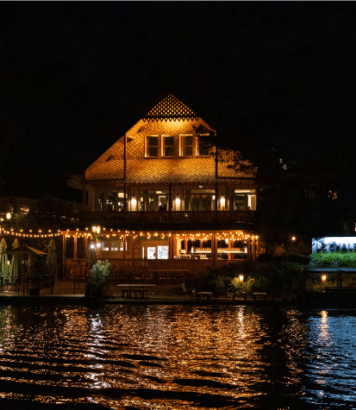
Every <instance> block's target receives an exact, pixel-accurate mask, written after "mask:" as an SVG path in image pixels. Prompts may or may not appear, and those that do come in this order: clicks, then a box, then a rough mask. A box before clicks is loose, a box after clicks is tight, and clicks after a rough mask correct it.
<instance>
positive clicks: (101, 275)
mask: <svg viewBox="0 0 356 410" xmlns="http://www.w3.org/2000/svg"><path fill="white" fill-rule="evenodd" d="M110 271H111V264H110V262H109V261H108V260H107V259H106V260H105V261H98V262H96V264H95V265H93V267H92V268H91V269H90V270H89V276H88V279H87V287H86V296H92V295H93V293H97V294H98V293H102V292H103V290H104V289H105V288H106V287H107V286H108V285H109V277H110Z"/></svg>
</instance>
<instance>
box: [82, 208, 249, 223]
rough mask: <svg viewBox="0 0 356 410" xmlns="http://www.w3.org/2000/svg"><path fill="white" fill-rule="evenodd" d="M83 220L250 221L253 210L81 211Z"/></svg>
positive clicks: (131, 221) (134, 221)
mask: <svg viewBox="0 0 356 410" xmlns="http://www.w3.org/2000/svg"><path fill="white" fill-rule="evenodd" d="M78 216H79V218H80V219H81V220H83V221H96V222H99V221H103V222H104V221H106V222H108V221H112V222H125V223H127V224H136V223H145V224H164V223H174V224H197V223H229V222H232V223H237V222H241V223H252V222H253V220H254V216H255V212H254V211H217V212H216V211H172V212H170V211H158V212H83V213H81V214H78Z"/></svg>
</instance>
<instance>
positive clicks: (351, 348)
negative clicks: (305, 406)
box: [303, 310, 356, 407]
mask: <svg viewBox="0 0 356 410" xmlns="http://www.w3.org/2000/svg"><path fill="white" fill-rule="evenodd" d="M307 329H308V332H307V342H308V348H307V350H306V355H305V362H306V371H305V375H304V379H305V380H304V386H303V392H304V400H305V402H307V403H310V404H314V405H317V406H331V407H332V406H334V407H336V406H343V407H344V406H348V404H350V403H355V401H356V392H355V388H354V386H355V382H356V370H355V369H356V358H355V353H354V352H355V348H356V338H355V330H356V318H355V312H354V311H344V312H342V311H335V310H329V311H321V312H318V313H317V314H314V315H312V316H311V317H310V318H309V319H308V321H307Z"/></svg>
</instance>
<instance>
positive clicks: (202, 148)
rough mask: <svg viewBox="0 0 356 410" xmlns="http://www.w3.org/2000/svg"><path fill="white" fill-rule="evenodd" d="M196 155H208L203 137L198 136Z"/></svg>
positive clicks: (207, 148) (206, 143) (207, 145)
mask: <svg viewBox="0 0 356 410" xmlns="http://www.w3.org/2000/svg"><path fill="white" fill-rule="evenodd" d="M198 155H199V156H202V155H209V144H208V142H207V141H206V139H205V138H204V137H199V138H198Z"/></svg>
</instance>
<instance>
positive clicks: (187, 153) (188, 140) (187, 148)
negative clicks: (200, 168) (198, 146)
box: [181, 135, 193, 157]
mask: <svg viewBox="0 0 356 410" xmlns="http://www.w3.org/2000/svg"><path fill="white" fill-rule="evenodd" d="M181 156H183V157H192V156H193V136H192V135H182V136H181Z"/></svg>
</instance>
